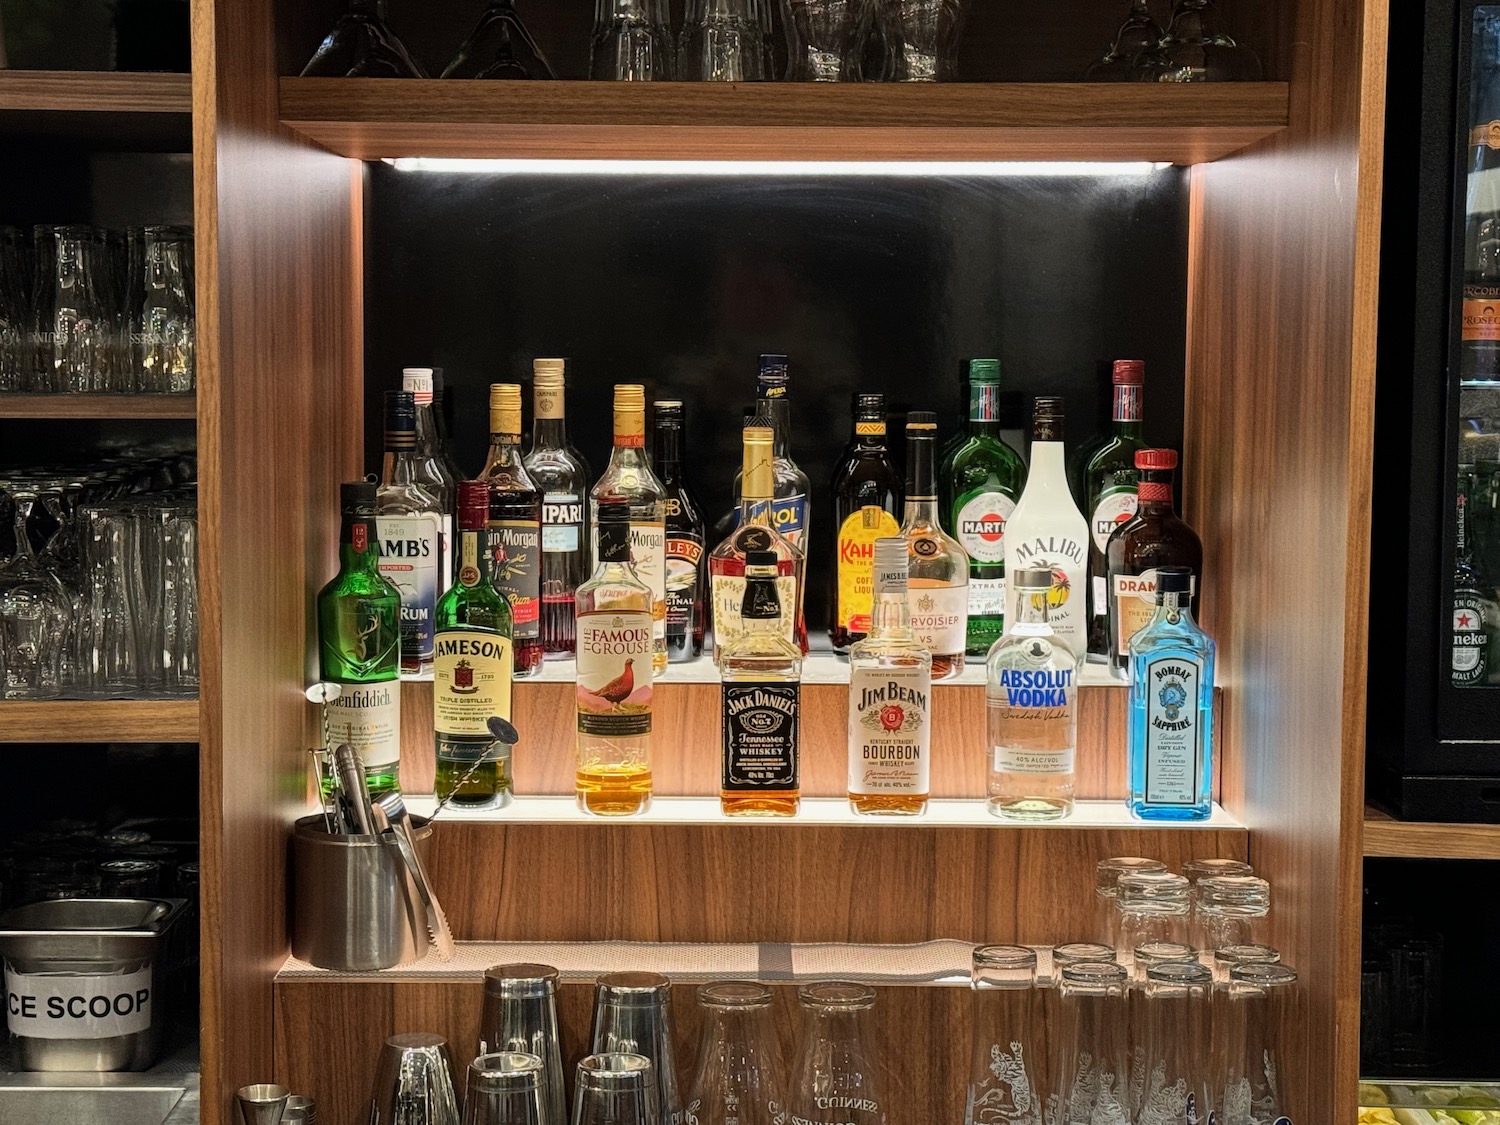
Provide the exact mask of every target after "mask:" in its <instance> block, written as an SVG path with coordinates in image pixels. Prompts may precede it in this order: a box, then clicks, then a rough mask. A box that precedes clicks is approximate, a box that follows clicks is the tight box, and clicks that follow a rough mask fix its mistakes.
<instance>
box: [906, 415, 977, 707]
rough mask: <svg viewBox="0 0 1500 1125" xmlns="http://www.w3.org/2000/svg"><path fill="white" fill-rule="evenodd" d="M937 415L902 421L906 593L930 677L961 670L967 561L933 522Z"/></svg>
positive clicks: (966, 609)
mask: <svg viewBox="0 0 1500 1125" xmlns="http://www.w3.org/2000/svg"><path fill="white" fill-rule="evenodd" d="M936 461H937V415H936V414H932V413H929V412H928V411H925V410H914V411H912V412H911V413H910V414H908V415H907V416H906V513H905V515H904V517H903V518H902V521H901V538H902V539H904V540H906V552H907V558H906V565H907V589H908V591H909V610H910V614H911V628H912V632H913V633H915V634H916V637H917V640H919V641H921V642H922V644H923V645H924V646H925V647H926V648H927V651H928V652H930V653H931V654H932V678H933V679H934V680H949V679H952V678H953V677H954V676H957V675H958V674H959V673H960V672H962V671H963V670H964V650H965V648H966V646H967V643H968V622H969V556H968V555H967V554H965V553H964V549H963V547H961V546H960V545H959V543H958V540H957V539H954V538H953V537H952V536H951V535H949V534H948V533H947V532H945V531H944V530H943V528H942V526H941V524H940V523H939V521H938V498H937V480H936V476H937V465H936Z"/></svg>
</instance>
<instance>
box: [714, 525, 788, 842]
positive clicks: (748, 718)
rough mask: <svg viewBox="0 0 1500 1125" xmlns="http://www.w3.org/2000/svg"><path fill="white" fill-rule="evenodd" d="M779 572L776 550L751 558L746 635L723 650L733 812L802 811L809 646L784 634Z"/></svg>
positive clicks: (726, 802) (727, 804)
mask: <svg viewBox="0 0 1500 1125" xmlns="http://www.w3.org/2000/svg"><path fill="white" fill-rule="evenodd" d="M779 574H780V560H779V559H777V557H776V554H775V552H773V551H751V552H750V553H749V554H748V555H747V556H746V559H745V596H744V600H743V601H742V602H741V604H740V621H741V622H742V627H743V632H741V633H740V635H739V636H738V637H737V638H736V639H735V640H733V641H731V642H730V644H729V646H728V647H727V648H726V649H724V650H723V651H722V652H721V653H720V654H719V674H720V678H721V680H722V682H723V708H724V755H723V761H724V769H723V779H722V782H721V785H720V792H719V802H720V805H721V807H722V808H723V811H724V813H725V815H727V816H795V815H796V813H797V806H798V794H799V792H800V786H799V782H798V761H799V757H800V755H801V743H800V741H799V738H798V723H799V719H800V714H801V692H802V650H801V649H800V648H798V647H797V646H796V645H795V644H793V643H792V642H791V641H789V640H788V639H787V638H786V635H785V634H784V633H783V632H782V628H781V601H780V594H779V592H778V590H777V585H778V576H779Z"/></svg>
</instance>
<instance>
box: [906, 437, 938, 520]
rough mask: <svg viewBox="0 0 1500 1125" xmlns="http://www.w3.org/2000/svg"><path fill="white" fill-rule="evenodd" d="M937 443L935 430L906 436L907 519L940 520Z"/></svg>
mask: <svg viewBox="0 0 1500 1125" xmlns="http://www.w3.org/2000/svg"><path fill="white" fill-rule="evenodd" d="M936 445H937V442H936V441H935V440H934V437H933V435H932V434H931V432H922V433H913V434H908V435H907V439H906V519H907V521H908V522H912V521H916V520H923V519H925V520H927V521H929V522H933V523H935V522H936V521H937V469H936V467H935V460H936V456H937V454H936Z"/></svg>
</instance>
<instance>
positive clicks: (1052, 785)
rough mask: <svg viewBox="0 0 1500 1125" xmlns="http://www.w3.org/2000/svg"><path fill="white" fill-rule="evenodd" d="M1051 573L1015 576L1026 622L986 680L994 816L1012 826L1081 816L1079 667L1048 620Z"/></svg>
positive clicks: (1013, 625) (1004, 645)
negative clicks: (1077, 809)
mask: <svg viewBox="0 0 1500 1125" xmlns="http://www.w3.org/2000/svg"><path fill="white" fill-rule="evenodd" d="M1053 577H1054V576H1053V573H1052V568H1051V567H1046V566H1039V567H1028V568H1026V569H1024V570H1021V571H1018V572H1015V573H1013V574H1011V575H1010V580H1011V584H1012V585H1013V586H1015V588H1016V592H1017V593H1018V594H1019V595H1020V597H1019V598H1018V599H1017V604H1018V605H1019V606H1020V616H1019V617H1017V618H1015V619H1013V620H1010V621H1007V622H1006V629H1005V636H1004V637H1002V638H1001V639H1000V641H999V643H998V644H996V645H995V647H994V648H993V649H992V650H991V651H990V656H989V660H988V662H987V669H986V674H985V683H986V688H985V712H986V716H987V726H988V732H989V751H990V752H989V802H988V808H989V811H990V812H992V813H994V814H995V815H996V816H999V817H1003V818H1004V819H1006V820H1058V819H1060V818H1062V817H1065V816H1067V815H1068V814H1069V813H1071V812H1072V811H1073V767H1074V758H1075V755H1076V751H1077V747H1078V706H1077V704H1078V694H1077V692H1078V681H1077V676H1078V662H1077V659H1076V658H1075V656H1074V655H1073V653H1072V651H1071V650H1069V649H1068V648H1066V647H1065V646H1063V645H1062V644H1060V643H1059V642H1058V640H1057V637H1056V635H1055V634H1054V633H1053V631H1052V626H1051V624H1050V623H1049V622H1048V620H1047V614H1048V597H1047V595H1048V594H1049V593H1051V591H1052V585H1053Z"/></svg>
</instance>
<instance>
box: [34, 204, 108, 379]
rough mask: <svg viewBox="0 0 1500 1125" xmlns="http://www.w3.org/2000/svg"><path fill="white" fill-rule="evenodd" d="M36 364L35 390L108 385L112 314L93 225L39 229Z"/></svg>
mask: <svg viewBox="0 0 1500 1125" xmlns="http://www.w3.org/2000/svg"><path fill="white" fill-rule="evenodd" d="M35 242H36V252H37V274H36V300H35V309H34V315H35V321H34V337H33V338H34V342H35V368H34V372H33V377H32V386H31V389H32V390H34V391H62V392H68V393H74V394H78V393H87V392H89V391H95V390H103V389H105V385H104V371H105V365H106V362H107V358H106V357H107V353H108V351H109V331H110V329H109V319H110V318H109V313H108V309H107V307H106V305H105V299H104V296H103V294H102V292H101V286H102V282H101V279H100V277H99V269H98V267H99V263H100V261H101V259H102V254H101V253H100V248H99V245H98V239H97V236H96V234H95V232H94V230H93V228H91V227H84V226H56V227H47V226H42V227H37V228H36V237H35Z"/></svg>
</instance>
